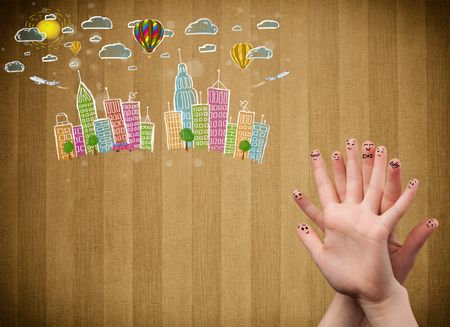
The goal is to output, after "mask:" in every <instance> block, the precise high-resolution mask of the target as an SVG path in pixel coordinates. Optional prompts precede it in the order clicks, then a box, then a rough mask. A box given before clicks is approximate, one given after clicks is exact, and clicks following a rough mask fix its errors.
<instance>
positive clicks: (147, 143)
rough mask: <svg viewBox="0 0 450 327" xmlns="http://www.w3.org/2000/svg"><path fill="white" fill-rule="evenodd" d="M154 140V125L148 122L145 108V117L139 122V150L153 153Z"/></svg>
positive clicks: (148, 118)
mask: <svg viewBox="0 0 450 327" xmlns="http://www.w3.org/2000/svg"><path fill="white" fill-rule="evenodd" d="M154 139H155V124H154V123H152V122H151V121H150V117H149V116H148V108H147V117H145V119H144V120H143V121H141V149H143V150H150V151H152V152H153V144H154Z"/></svg>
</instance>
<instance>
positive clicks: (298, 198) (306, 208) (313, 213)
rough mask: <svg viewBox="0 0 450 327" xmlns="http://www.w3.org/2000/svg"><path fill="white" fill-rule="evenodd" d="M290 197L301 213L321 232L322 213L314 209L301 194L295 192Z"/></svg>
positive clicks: (322, 227) (297, 191) (322, 225)
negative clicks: (292, 197)
mask: <svg viewBox="0 0 450 327" xmlns="http://www.w3.org/2000/svg"><path fill="white" fill-rule="evenodd" d="M292 195H293V196H294V200H295V202H296V203H297V204H298V206H299V207H300V208H301V209H302V210H303V212H304V213H305V214H306V215H307V216H308V217H309V218H310V219H311V220H312V221H313V222H314V223H315V224H316V225H317V226H319V227H320V229H321V230H322V231H323V230H324V224H323V215H322V211H321V210H320V209H319V208H318V207H316V206H315V205H314V204H313V203H312V202H311V201H310V200H309V199H308V197H307V196H306V195H305V194H304V193H303V192H300V191H299V190H295V191H294V193H292Z"/></svg>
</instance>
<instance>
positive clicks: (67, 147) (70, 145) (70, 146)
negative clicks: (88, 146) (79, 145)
mask: <svg viewBox="0 0 450 327" xmlns="http://www.w3.org/2000/svg"><path fill="white" fill-rule="evenodd" d="M74 149H75V146H74V145H73V142H72V141H67V142H66V143H64V148H63V151H64V153H66V154H68V155H69V160H72V155H71V153H72V151H73V150H74Z"/></svg>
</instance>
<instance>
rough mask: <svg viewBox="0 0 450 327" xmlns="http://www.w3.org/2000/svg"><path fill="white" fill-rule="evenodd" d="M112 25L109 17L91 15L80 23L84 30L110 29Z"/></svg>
mask: <svg viewBox="0 0 450 327" xmlns="http://www.w3.org/2000/svg"><path fill="white" fill-rule="evenodd" d="M112 27H113V23H112V21H111V19H109V18H108V17H102V16H92V17H91V18H89V19H88V20H85V21H84V22H82V23H81V28H82V29H84V30H110V29H112Z"/></svg>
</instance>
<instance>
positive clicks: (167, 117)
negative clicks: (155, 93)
mask: <svg viewBox="0 0 450 327" xmlns="http://www.w3.org/2000/svg"><path fill="white" fill-rule="evenodd" d="M167 106H168V111H166V112H165V113H164V122H165V125H166V136H167V149H168V150H172V149H183V148H184V145H183V141H182V140H181V137H180V132H181V129H182V128H183V123H182V120H181V112H179V111H174V110H170V104H169V103H167Z"/></svg>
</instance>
